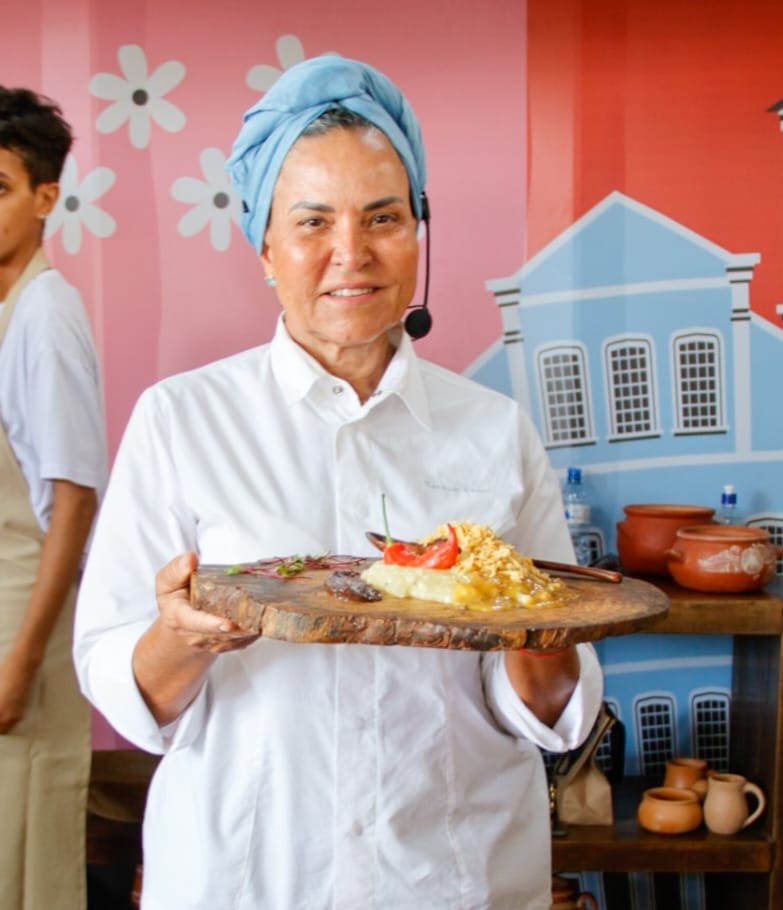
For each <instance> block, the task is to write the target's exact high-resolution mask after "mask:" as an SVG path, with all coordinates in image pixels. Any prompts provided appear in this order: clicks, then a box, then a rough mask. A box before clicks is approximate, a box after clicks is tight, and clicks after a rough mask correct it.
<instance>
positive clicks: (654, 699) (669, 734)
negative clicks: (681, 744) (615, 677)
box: [634, 695, 677, 778]
mask: <svg viewBox="0 0 783 910" xmlns="http://www.w3.org/2000/svg"><path fill="white" fill-rule="evenodd" d="M634 715H635V721H636V742H637V743H638V748H639V761H640V771H641V774H642V776H644V777H661V778H662V777H663V775H664V773H665V771H666V762H667V761H668V759H670V758H671V757H672V756H673V755H676V754H677V741H676V735H675V729H674V717H675V713H674V699H673V698H672V696H670V695H648V696H642V697H640V698H638V699H637V700H636V702H635V705H634Z"/></svg>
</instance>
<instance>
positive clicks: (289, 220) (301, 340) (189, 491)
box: [75, 56, 602, 910]
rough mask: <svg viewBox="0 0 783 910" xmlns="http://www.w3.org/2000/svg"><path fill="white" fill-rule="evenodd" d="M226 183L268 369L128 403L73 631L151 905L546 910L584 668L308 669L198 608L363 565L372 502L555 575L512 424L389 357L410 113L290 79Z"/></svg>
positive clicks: (417, 156)
mask: <svg viewBox="0 0 783 910" xmlns="http://www.w3.org/2000/svg"><path fill="white" fill-rule="evenodd" d="M229 168H230V172H231V175H232V179H233V181H234V186H235V188H236V190H237V193H238V194H239V196H240V197H241V199H242V201H243V208H244V219H243V228H244V231H245V234H246V236H247V237H248V239H249V241H250V243H251V244H252V246H253V248H254V249H255V251H256V254H257V255H258V256H259V257H260V263H261V266H262V267H263V270H264V272H265V273H266V279H267V280H268V281H269V282H270V283H273V284H274V285H275V287H276V292H277V295H278V298H279V301H280V305H281V307H282V315H281V318H280V319H279V321H278V324H277V329H276V332H275V335H274V338H273V339H272V341H271V343H268V344H264V345H261V346H260V347H255V348H252V349H250V350H248V351H245V352H243V353H240V354H237V355H235V356H233V357H229V358H227V359H224V360H221V361H218V362H216V363H213V364H211V365H207V366H206V367H203V368H200V369H197V370H194V371H192V372H189V373H185V374H181V375H178V376H174V377H170V378H168V379H165V380H163V381H161V382H159V383H158V384H156V385H155V386H153V387H152V388H150V389H148V390H147V391H146V392H145V393H144V394H143V395H142V396H141V398H140V400H139V402H138V403H137V406H136V408H135V410H134V413H133V414H132V416H131V419H130V422H129V424H128V427H127V429H126V433H125V436H124V439H123V441H122V445H121V447H120V451H119V454H118V456H117V460H116V462H115V466H114V469H113V474H112V478H111V480H110V483H109V489H108V491H107V496H106V500H105V503H104V506H103V509H102V512H101V516H100V517H99V520H98V525H97V528H96V535H95V542H94V546H93V548H92V550H91V554H90V558H89V560H88V563H87V568H86V572H85V578H84V583H83V586H82V589H81V592H80V598H79V605H78V609H77V619H76V641H75V658H76V663H77V668H78V672H79V676H80V680H81V684H82V687H83V690H84V692H85V693H86V694H87V696H88V697H89V698H90V699H91V700H92V701H93V703H94V704H95V705H96V706H97V707H98V708H99V709H100V711H101V712H102V713H103V714H104V715H105V716H106V717H107V718H108V719H109V720H110V721H111V723H112V724H113V725H114V726H115V727H116V729H117V730H118V731H119V732H120V733H122V735H123V736H125V737H127V738H128V739H129V740H131V741H133V742H135V743H136V744H137V745H139V746H140V747H141V748H143V749H146V750H148V751H151V752H156V753H161V754H163V758H162V760H161V762H160V764H159V766H158V769H157V771H156V773H155V775H154V777H153V780H152V784H151V787H150V792H149V796H148V802H147V808H146V813H145V820H144V878H143V888H142V897H141V905H142V907H143V908H144V910H185V908H188V910H196V908H198V910H216V908H221V910H222V908H228V907H232V908H237V910H259V908H264V910H327V908H333V910H368V908H376V910H422V908H427V910H479V908H492V910H511V908H515V910H548V907H549V905H550V899H551V892H550V830H549V798H548V792H547V784H546V776H545V772H544V766H543V762H542V758H541V754H540V747H544V748H546V749H550V750H553V751H564V750H567V749H571V748H573V747H575V746H577V745H578V744H579V743H580V742H582V741H583V740H584V739H585V737H586V736H587V734H588V733H589V731H590V729H591V727H592V726H593V723H594V719H595V717H596V714H597V711H598V709H599V707H600V703H601V698H602V677H601V672H600V667H599V665H598V661H597V658H596V655H595V652H594V650H593V648H592V647H591V646H590V645H587V644H583V645H582V644H580V645H577V646H571V647H567V648H565V649H563V650H561V651H558V652H556V653H552V654H548V655H547V656H546V657H543V658H542V657H541V656H540V652H539V653H537V652H523V651H519V652H509V653H503V652H488V653H484V654H480V653H478V652H474V651H452V650H446V649H438V648H413V647H382V646H372V645H364V644H320V643H310V644H303V643H294V642H286V641H276V640H273V639H270V638H265V637H263V635H262V636H260V637H257V638H256V637H255V636H248V635H247V634H246V633H243V632H242V631H241V630H239V629H237V628H236V627H235V626H233V625H232V624H231V623H230V622H228V621H227V620H224V619H222V618H220V617H217V616H212V615H207V614H205V613H201V612H198V611H196V610H194V609H192V608H191V607H190V604H189V599H188V586H189V579H190V577H191V574H192V573H193V571H194V570H195V569H196V567H197V565H198V562H199V560H201V561H203V562H206V563H224V564H233V563H237V562H251V561H254V560H256V559H258V558H261V557H273V556H283V555H290V554H300V555H301V554H317V553H324V552H328V551H330V552H332V553H352V554H356V555H365V556H367V555H372V553H373V551H372V548H371V546H370V544H368V542H367V539H366V537H365V531H367V530H375V529H378V527H379V524H380V520H381V506H380V504H381V494H382V493H384V492H385V493H386V495H387V501H388V511H389V513H390V518H391V525H392V531H393V532H394V533H395V535H396V536H398V537H402V538H408V539H415V538H418V537H422V536H424V535H426V534H428V533H430V532H431V531H432V530H433V529H434V528H435V527H436V526H437V525H439V524H443V523H446V522H447V521H454V520H470V521H474V522H477V523H481V524H486V525H490V526H492V527H493V528H494V529H495V530H496V531H497V532H498V533H499V534H500V535H501V536H503V537H504V538H505V539H507V540H508V541H509V542H511V543H513V544H514V545H515V546H516V547H517V549H519V550H520V551H522V552H525V553H528V554H530V555H532V556H540V557H548V558H550V559H562V560H567V561H573V549H572V547H571V544H570V540H569V535H568V529H567V527H566V524H565V519H564V516H563V508H562V502H561V497H560V490H559V486H558V483H557V481H556V478H555V476H554V473H553V471H552V469H551V467H550V465H549V463H548V460H547V458H546V455H545V452H544V450H543V447H542V445H541V442H540V440H539V438H538V436H537V434H536V432H535V430H534V428H533V426H532V424H531V422H530V420H529V418H528V417H527V416H526V415H525V414H524V413H522V412H521V411H520V409H519V407H518V405H517V404H516V402H514V401H513V400H511V399H510V398H507V397H506V396H503V395H500V394H498V393H496V392H494V391H492V390H490V389H487V388H485V387H482V386H480V385H478V384H476V383H473V382H471V381H469V380H467V379H465V378H464V377H462V376H459V375H457V374H455V373H452V372H449V371H448V370H445V369H443V368H441V367H439V366H436V365H435V364H432V363H428V362H425V361H422V360H420V359H419V358H418V357H417V356H416V354H415V353H414V351H413V345H412V342H411V338H410V337H408V336H407V335H406V334H405V332H404V330H403V320H404V319H405V318H406V317H405V314H406V310H407V309H408V308H409V306H410V305H411V304H412V301H413V299H414V294H415V289H416V277H417V265H418V237H417V232H418V228H419V223H420V221H421V219H422V216H423V215H424V208H423V204H424V203H423V195H422V194H423V192H424V189H425V177H426V174H425V170H426V169H425V159H424V150H423V144H422V139H421V133H420V129H419V125H418V122H417V120H416V118H415V116H414V114H413V111H412V110H411V108H410V107H409V105H408V103H407V101H406V100H405V98H404V97H403V96H402V94H401V93H400V91H399V90H398V89H397V88H396V87H395V86H394V85H393V84H392V83H391V82H390V81H389V80H388V79H387V78H386V77H385V76H384V75H382V74H381V73H379V72H378V71H377V70H376V69H374V68H373V67H371V66H368V65H366V64H364V63H360V62H358V61H353V60H348V59H344V58H341V57H337V56H329V57H320V58H315V59H312V60H307V61H305V62H303V63H301V64H298V65H297V66H294V67H292V68H291V69H289V70H287V71H286V72H285V73H284V74H283V75H282V76H281V78H280V79H279V80H278V82H277V83H276V84H275V85H274V86H273V87H272V88H271V89H270V90H269V91H268V92H267V94H266V95H265V96H264V97H263V98H262V99H261V100H260V101H259V102H258V103H257V104H256V105H255V106H254V107H253V108H251V109H250V110H249V111H248V112H247V113H246V115H245V118H244V124H243V126H242V129H241V131H240V133H239V135H238V137H237V140H236V142H235V144H234V149H233V153H232V156H231V158H230V159H229ZM465 214H466V218H467V217H469V214H470V213H467V212H466V213H465ZM204 305H205V306H207V305H209V304H208V302H207V301H204ZM414 312H416V310H415V309H414ZM406 324H408V325H410V323H406ZM414 328H415V329H416V332H415V334H421V324H418V325H414Z"/></svg>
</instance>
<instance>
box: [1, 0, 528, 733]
mask: <svg viewBox="0 0 783 910" xmlns="http://www.w3.org/2000/svg"><path fill="white" fill-rule="evenodd" d="M370 9H372V10H373V15H372V16H370V15H368V10H370ZM284 35H293V36H296V38H298V39H299V41H301V44H302V46H303V49H304V54H305V56H314V55H316V54H319V53H322V52H325V51H336V52H338V53H340V54H342V55H343V56H347V57H357V58H360V59H364V60H367V61H368V62H370V63H372V64H373V65H375V66H377V67H378V68H379V69H381V70H383V71H384V72H386V73H387V74H388V75H389V76H390V77H391V78H392V79H393V80H395V81H396V82H397V83H398V84H399V85H400V87H401V88H402V89H403V91H405V93H406V94H407V95H408V97H409V99H410V101H411V102H412V104H413V106H414V108H415V109H416V110H417V112H418V114H419V116H420V119H421V122H422V128H423V132H424V136H425V141H426V144H427V148H428V154H429V169H430V179H429V183H428V192H429V197H430V201H431V207H432V212H433V215H432V278H431V306H432V309H433V312H434V318H435V330H434V333H433V335H432V337H430V338H427V339H425V340H423V341H422V342H420V343H419V350H420V352H421V353H422V354H423V355H425V356H428V357H430V358H432V359H434V360H437V361H439V362H440V363H443V364H445V365H446V366H449V367H451V368H454V369H456V370H461V369H464V368H465V366H467V365H468V364H469V363H470V362H471V361H472V360H473V359H474V358H475V357H477V356H478V355H479V354H480V353H481V352H482V351H483V350H484V349H485V348H486V347H487V346H488V345H489V344H491V343H492V342H493V341H494V340H495V339H496V338H497V337H498V335H499V332H500V319H499V315H498V312H497V308H496V307H495V305H494V303H493V301H492V298H491V296H490V295H488V294H487V292H486V291H485V290H484V287H483V283H484V280H485V279H486V278H487V277H492V276H497V275H502V274H506V273H508V272H509V271H510V270H512V269H513V268H515V267H516V266H517V265H518V264H519V262H520V261H521V257H522V252H523V248H524V239H525V238H524V212H525V197H524V193H525V174H526V159H525V154H526V152H525V120H526V116H525V85H524V74H525V0H493V2H492V3H491V4H486V3H483V2H482V0H469V2H465V3H456V4H455V3H452V2H450V0H427V2H426V3H421V2H419V0H397V2H396V3H394V4H390V5H389V4H387V5H385V6H383V7H378V6H375V7H372V6H368V4H366V3H363V2H358V0H332V2H331V3H329V4H327V5H324V4H323V3H319V2H309V3H308V2H299V3H290V2H289V3H280V4H272V3H264V4H248V3H244V2H240V0H220V2H209V0H206V2H202V3H198V4H194V3H185V2H182V0H155V2H129V3H119V2H101V0H28V2H27V3H25V4H22V5H18V6H17V8H16V9H15V10H14V15H13V16H12V17H6V19H5V21H4V23H3V37H4V41H3V63H2V74H1V75H0V79H2V82H3V83H4V84H6V85H26V86H29V87H32V88H35V89H37V90H39V91H43V92H44V93H46V94H48V95H50V96H52V97H53V98H55V99H56V100H58V101H59V102H60V104H61V105H62V106H63V109H64V111H65V114H66V116H67V117H68V118H69V119H70V121H71V122H72V124H73V125H74V127H75V130H76V134H77V136H78V141H77V143H76V146H75V149H74V157H75V164H76V168H75V170H76V175H77V176H78V186H77V184H76V183H74V187H75V188H76V190H78V192H77V193H76V194H77V196H78V198H79V199H80V208H79V212H80V213H84V212H87V217H88V219H89V220H88V223H89V224H92V226H93V228H95V229H97V230H98V231H99V232H101V233H104V234H106V235H107V236H103V237H98V236H95V235H94V234H93V233H92V232H91V231H90V230H89V229H85V228H82V236H81V243H80V244H79V246H78V250H77V249H76V248H75V247H76V242H75V239H74V238H75V235H74V227H77V225H75V223H74V214H73V213H71V215H70V220H67V221H66V222H65V223H64V225H63V226H61V227H60V229H59V230H58V231H57V232H56V233H55V234H54V236H52V237H51V239H50V240H49V241H48V242H47V248H48V250H49V252H50V254H51V255H52V257H53V259H54V261H55V263H56V264H57V266H58V267H59V268H60V269H61V270H62V271H63V272H64V273H65V274H66V275H67V276H68V277H69V278H70V279H71V280H72V281H74V282H75V283H76V284H77V285H78V286H79V287H80V288H81V290H82V292H83V294H84V297H85V300H86V303H87V306H88V308H89V311H90V314H91V317H92V320H93V325H94V328H95V332H96V338H97V343H98V346H99V349H100V353H101V356H102V360H103V364H104V373H105V385H106V411H107V425H108V429H109V440H110V446H111V449H112V452H113V451H114V450H115V449H116V446H117V444H118V442H119V439H120V436H121V433H122V430H123V427H124V426H125V423H126V421H127V418H128V415H129V413H130V409H131V408H132V406H133V403H134V402H135V400H136V398H137V396H138V394H139V393H140V391H141V390H142V389H143V388H144V387H145V386H147V385H148V384H150V383H151V382H154V381H155V380H156V379H158V378H160V377H162V376H165V375H167V374H170V373H172V372H176V371H179V370H183V369H187V368H189V367H192V366H195V365H198V364H201V363H203V362H205V361H208V360H211V359H214V358H216V357H220V356H222V355H225V354H228V353H231V352H233V351H237V350H240V349H242V348H245V347H248V346H251V345H253V344H256V343H259V342H262V341H265V340H266V339H267V338H268V337H269V335H270V332H271V329H272V326H273V324H274V321H275V318H276V315H277V304H276V301H275V298H274V296H273V293H272V291H270V290H269V289H268V288H266V287H265V286H264V284H263V282H262V281H261V271H260V267H259V265H258V264H257V262H256V261H255V257H254V255H253V253H252V251H251V249H250V247H249V246H248V245H247V243H246V241H245V240H244V238H243V237H242V235H241V233H240V232H239V230H238V228H236V227H232V228H231V238H230V244H229V246H228V249H227V250H225V251H218V250H216V249H215V248H214V247H213V245H212V244H211V242H210V236H209V231H208V230H206V229H205V230H202V231H201V232H199V233H196V234H194V235H193V236H190V237H184V236H182V235H181V234H180V233H179V232H178V224H179V222H180V219H181V218H182V217H183V215H185V214H186V213H187V211H188V210H189V206H188V205H186V204H184V203H183V202H181V201H177V199H174V198H173V197H172V195H171V188H172V185H173V184H174V183H175V181H177V180H178V179H179V178H182V177H187V176H189V177H192V178H197V179H199V180H203V179H204V174H203V173H202V171H201V167H200V154H201V152H202V150H203V149H206V148H210V147H217V148H219V149H221V150H222V152H223V153H224V154H226V153H228V151H229V149H230V146H231V143H232V141H233V139H234V136H235V134H236V132H237V130H238V128H239V124H240V119H241V115H242V113H243V112H244V110H245V109H246V108H247V107H249V106H250V105H251V104H252V103H253V102H254V101H255V100H256V98H257V97H258V94H259V91H257V90H253V89H251V88H249V87H248V85H247V83H246V77H247V74H248V71H249V70H250V69H251V68H252V67H254V66H256V65H258V64H268V65H271V66H276V67H279V66H280V61H279V59H278V55H277V52H276V42H277V40H278V39H279V38H280V37H281V36H284ZM127 45H137V46H138V47H139V48H141V49H142V51H143V52H144V55H145V58H146V63H147V66H148V71H149V74H150V75H151V74H153V73H156V74H157V75H160V73H158V69H159V67H161V66H162V65H163V64H164V63H167V61H179V63H181V64H183V65H184V76H183V77H182V78H181V79H180V80H179V81H178V82H177V84H176V85H174V86H173V87H172V88H171V89H170V90H169V91H168V92H167V93H166V94H165V100H166V101H167V102H169V103H170V104H173V105H175V106H176V107H177V108H178V109H179V111H180V112H181V113H182V114H184V126H183V127H182V128H181V129H179V130H177V131H176V132H169V131H167V130H165V129H163V128H161V126H159V125H157V124H154V123H153V125H152V128H151V133H150V138H149V143H148V144H146V145H144V146H143V147H134V145H133V144H132V142H131V139H130V136H129V130H128V124H127V123H125V124H124V125H122V126H119V127H118V128H117V129H115V130H114V131H112V132H101V131H99V129H98V126H97V125H96V124H101V123H102V120H100V119H99V118H101V115H103V116H104V117H105V116H106V114H105V113H104V112H105V111H106V110H107V108H109V107H110V105H111V101H110V100H107V99H106V98H105V97H103V98H99V97H96V96H95V94H93V93H91V90H90V87H91V84H93V83H92V80H93V79H94V77H95V76H96V74H98V73H110V74H115V75H116V76H119V75H120V74H121V70H120V64H119V62H118V51H119V49H120V48H121V47H123V46H127ZM168 66H169V67H171V64H168ZM102 78H103V80H104V82H106V81H107V78H106V77H102ZM115 83H116V80H115ZM93 85H94V84H93ZM93 91H95V88H93ZM99 94H100V92H99ZM137 113H138V111H137ZM173 113H175V114H176V111H174V112H173ZM180 116H181V115H180ZM112 125H116V124H112ZM105 168H108V169H110V170H111V172H112V175H113V180H112V177H111V175H109V174H108V172H106V171H105V170H98V169H105ZM90 205H92V206H94V207H97V209H99V210H101V211H102V212H103V213H105V214H103V215H102V214H101V213H100V212H95V211H94V209H91V208H90ZM69 249H70V250H71V252H69ZM95 740H96V744H97V745H99V746H100V747H106V746H111V745H113V744H114V742H115V739H114V735H113V733H112V732H111V731H110V730H108V729H107V728H106V726H105V724H103V723H102V722H100V720H99V721H97V722H96V728H95Z"/></svg>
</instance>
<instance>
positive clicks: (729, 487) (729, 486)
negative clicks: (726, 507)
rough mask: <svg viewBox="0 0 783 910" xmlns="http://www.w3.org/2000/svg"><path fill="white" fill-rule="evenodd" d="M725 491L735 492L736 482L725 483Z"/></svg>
mask: <svg viewBox="0 0 783 910" xmlns="http://www.w3.org/2000/svg"><path fill="white" fill-rule="evenodd" d="M723 492H724V493H733V492H734V484H733V483H726V484H724V485H723Z"/></svg>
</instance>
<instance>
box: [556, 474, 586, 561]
mask: <svg viewBox="0 0 783 910" xmlns="http://www.w3.org/2000/svg"><path fill="white" fill-rule="evenodd" d="M563 508H564V509H565V517H566V521H567V522H568V530H569V532H570V533H571V540H572V542H573V544H574V552H575V553H576V561H577V562H578V563H579V565H580V566H587V565H590V563H591V562H592V555H593V554H592V550H591V549H590V538H589V536H588V534H587V529H588V527H589V525H590V500H589V498H588V496H587V492H586V491H585V488H584V485H583V484H582V469H581V468H569V469H568V476H567V477H566V482H565V486H564V487H563Z"/></svg>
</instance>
